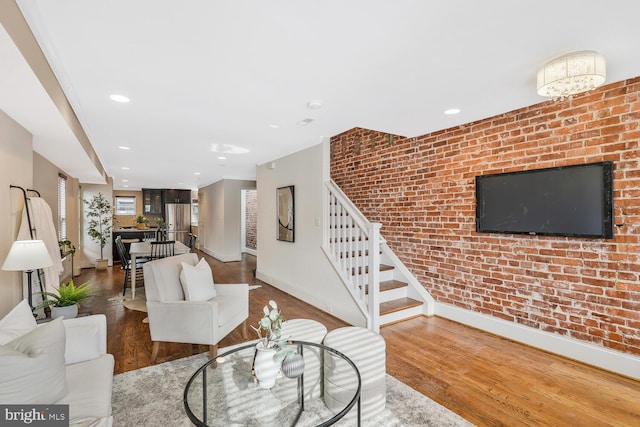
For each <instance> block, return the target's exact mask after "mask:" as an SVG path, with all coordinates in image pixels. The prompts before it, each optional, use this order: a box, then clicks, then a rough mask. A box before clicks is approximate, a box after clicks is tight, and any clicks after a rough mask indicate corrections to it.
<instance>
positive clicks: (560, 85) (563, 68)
mask: <svg viewBox="0 0 640 427" xmlns="http://www.w3.org/2000/svg"><path fill="white" fill-rule="evenodd" d="M606 77H607V69H606V63H605V60H604V57H603V56H602V55H600V54H599V53H597V52H594V51H592V50H583V51H580V52H573V53H569V54H567V55H564V56H561V57H559V58H556V59H553V60H551V61H549V62H547V63H546V64H545V65H544V67H542V68H541V69H540V70H538V95H540V96H545V97H547V98H551V99H553V100H554V101H556V100H558V99H560V100H561V101H563V100H564V99H573V95H576V94H578V93H582V92H587V91H589V90H593V89H595V88H597V87H598V86H600V85H602V84H603V83H604V80H605V78H606Z"/></svg>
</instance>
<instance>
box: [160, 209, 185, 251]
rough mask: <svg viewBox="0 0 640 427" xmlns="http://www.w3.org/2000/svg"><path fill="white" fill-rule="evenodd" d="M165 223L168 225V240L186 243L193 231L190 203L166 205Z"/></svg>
mask: <svg viewBox="0 0 640 427" xmlns="http://www.w3.org/2000/svg"><path fill="white" fill-rule="evenodd" d="M164 221H165V223H166V225H167V240H176V241H179V242H182V243H184V242H186V241H187V237H188V235H189V232H190V230H191V205H190V204H189V203H167V204H165V205H164Z"/></svg>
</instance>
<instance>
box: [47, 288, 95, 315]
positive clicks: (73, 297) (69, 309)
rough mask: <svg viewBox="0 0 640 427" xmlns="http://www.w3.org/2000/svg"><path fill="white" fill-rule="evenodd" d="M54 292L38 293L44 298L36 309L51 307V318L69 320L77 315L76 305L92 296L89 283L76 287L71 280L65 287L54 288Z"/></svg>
mask: <svg viewBox="0 0 640 427" xmlns="http://www.w3.org/2000/svg"><path fill="white" fill-rule="evenodd" d="M55 290H56V291H57V293H55V292H39V293H40V294H42V295H43V297H45V298H47V297H48V298H51V299H48V298H47V299H44V300H43V301H42V302H41V303H40V304H38V307H37V308H46V307H51V318H52V319H55V318H57V317H64V318H65V319H71V318H74V317H76V316H77V315H78V304H80V303H82V302H83V301H87V300H88V299H89V298H91V297H92V296H93V289H92V288H91V286H90V285H89V282H85V283H83V284H81V285H78V286H76V285H75V284H74V283H73V279H71V280H69V283H67V284H66V285H64V284H62V285H60V286H58V287H57V288H55Z"/></svg>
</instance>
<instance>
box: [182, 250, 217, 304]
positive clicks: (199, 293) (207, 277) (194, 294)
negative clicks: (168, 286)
mask: <svg viewBox="0 0 640 427" xmlns="http://www.w3.org/2000/svg"><path fill="white" fill-rule="evenodd" d="M180 283H181V284H182V290H183V291H184V299H185V300H187V301H208V300H210V299H211V298H215V297H216V288H215V286H213V273H212V272H211V267H209V264H208V263H207V261H205V259H204V258H202V259H200V261H199V262H198V263H197V264H196V265H189V264H187V263H186V262H183V263H182V271H181V272H180Z"/></svg>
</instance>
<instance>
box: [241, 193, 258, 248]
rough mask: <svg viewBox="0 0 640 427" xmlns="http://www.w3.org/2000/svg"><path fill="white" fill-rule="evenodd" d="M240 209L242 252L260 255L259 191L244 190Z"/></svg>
mask: <svg viewBox="0 0 640 427" xmlns="http://www.w3.org/2000/svg"><path fill="white" fill-rule="evenodd" d="M240 198H241V208H240V239H241V241H240V248H241V252H243V253H248V254H251V255H254V256H257V255H258V251H257V249H258V191H257V190H242V191H241V196H240Z"/></svg>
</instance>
